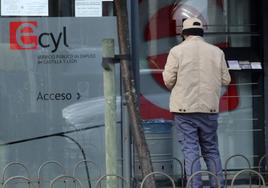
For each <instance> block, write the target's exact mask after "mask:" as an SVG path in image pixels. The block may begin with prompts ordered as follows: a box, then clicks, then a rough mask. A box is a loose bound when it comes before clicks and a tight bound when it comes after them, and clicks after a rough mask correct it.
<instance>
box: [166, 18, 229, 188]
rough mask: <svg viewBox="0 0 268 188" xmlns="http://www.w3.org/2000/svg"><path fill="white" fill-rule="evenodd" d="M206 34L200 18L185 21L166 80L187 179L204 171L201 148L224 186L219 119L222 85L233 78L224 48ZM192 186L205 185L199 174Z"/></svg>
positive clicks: (205, 158) (209, 168)
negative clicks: (211, 40)
mask: <svg viewBox="0 0 268 188" xmlns="http://www.w3.org/2000/svg"><path fill="white" fill-rule="evenodd" d="M203 33H204V31H203V24H202V22H201V20H199V19H198V18H188V19H186V20H185V21H184V22H183V28H182V37H183V38H184V39H185V40H184V41H183V42H182V43H181V44H179V45H176V46H175V47H173V48H172V49H171V50H170V52H169V55H168V58H167V62H166V65H165V69H164V72H163V79H164V82H165V85H166V87H167V88H168V89H170V90H171V96H170V104H169V107H170V111H171V112H172V113H174V118H175V126H176V130H177V135H178V141H179V142H180V143H181V145H182V152H183V154H184V158H185V171H186V175H187V178H189V176H190V175H191V174H193V173H194V172H197V171H200V170H201V165H200V162H199V160H198V161H195V160H196V159H197V158H199V156H200V148H201V155H202V156H203V158H204V161H205V163H206V165H207V168H208V170H209V171H211V172H212V173H214V174H216V175H217V176H218V178H219V180H220V182H221V186H222V187H223V185H224V180H223V174H222V165H221V159H220V154H219V150H218V137H217V127H218V122H217V118H218V112H219V100H220V96H221V87H222V85H228V84H229V83H230V81H231V78H230V74H229V71H228V68H227V65H226V61H225V56H224V53H223V51H222V50H220V49H219V48H218V47H216V46H213V45H211V44H209V43H207V42H205V41H204V39H203V37H202V36H203ZM194 161H195V162H194ZM193 162H194V163H193ZM192 185H193V187H194V188H201V187H202V180H201V176H200V175H199V176H196V177H195V178H194V179H193V184H192ZM210 186H211V187H216V186H215V178H211V179H210Z"/></svg>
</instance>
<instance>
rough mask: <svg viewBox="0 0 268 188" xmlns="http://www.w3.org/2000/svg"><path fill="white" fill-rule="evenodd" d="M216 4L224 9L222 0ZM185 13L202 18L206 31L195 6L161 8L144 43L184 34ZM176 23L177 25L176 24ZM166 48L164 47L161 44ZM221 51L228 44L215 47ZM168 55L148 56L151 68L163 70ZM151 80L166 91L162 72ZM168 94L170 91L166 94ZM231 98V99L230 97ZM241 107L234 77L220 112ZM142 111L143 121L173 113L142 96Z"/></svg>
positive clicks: (154, 74) (184, 5) (149, 25)
mask: <svg viewBox="0 0 268 188" xmlns="http://www.w3.org/2000/svg"><path fill="white" fill-rule="evenodd" d="M217 5H218V6H219V7H220V8H221V9H223V6H222V5H223V0H217ZM183 11H184V13H187V14H188V16H189V17H199V18H200V19H201V20H202V21H203V23H204V25H205V28H206V25H207V22H206V20H205V19H204V18H203V16H202V15H201V14H200V13H199V12H198V11H197V10H196V9H194V8H193V7H190V6H188V5H186V4H178V5H177V6H176V7H174V6H173V5H169V6H166V7H162V8H160V9H159V10H158V11H157V12H156V13H155V14H154V15H153V16H152V17H150V19H149V22H148V23H147V24H146V26H145V28H144V40H145V41H151V40H159V39H161V38H170V37H175V36H176V35H178V34H180V32H181V28H180V26H181V21H182V19H183V18H185V16H184V14H183ZM176 21H177V22H176ZM162 45H164V44H162ZM216 45H217V46H219V47H220V48H227V47H228V44H227V43H225V42H222V43H221V42H219V43H218V44H216ZM167 56H168V53H167V52H166V53H161V54H158V55H154V56H148V57H147V62H148V67H149V68H150V69H156V70H159V69H164V66H165V63H166V59H167ZM151 75H152V77H153V78H154V80H155V82H156V83H157V84H158V85H160V86H161V87H163V88H165V89H166V87H165V85H164V82H163V78H162V74H161V73H160V72H154V71H153V72H152V73H151ZM167 92H168V91H167ZM229 96H231V97H229ZM238 105H239V95H238V91H237V86H236V85H235V81H234V80H233V78H232V84H231V85H230V86H229V87H228V88H227V90H226V91H225V93H224V95H223V96H222V97H221V99H220V112H225V111H232V110H235V109H236V108H237V107H238ZM140 112H141V117H142V119H145V120H146V119H156V118H164V119H172V114H171V113H170V112H169V110H167V109H164V108H161V107H159V106H158V105H155V104H153V103H152V102H151V101H150V98H147V97H146V96H144V95H142V96H141V98H140Z"/></svg>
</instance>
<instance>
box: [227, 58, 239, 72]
mask: <svg viewBox="0 0 268 188" xmlns="http://www.w3.org/2000/svg"><path fill="white" fill-rule="evenodd" d="M227 62H228V65H229V69H230V70H241V67H240V65H239V63H238V61H237V60H228V61H227Z"/></svg>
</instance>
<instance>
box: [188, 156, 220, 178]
mask: <svg viewBox="0 0 268 188" xmlns="http://www.w3.org/2000/svg"><path fill="white" fill-rule="evenodd" d="M201 158H203V159H204V160H205V158H206V157H204V156H199V157H197V158H196V159H195V160H194V161H193V163H192V165H191V174H193V168H194V164H195V163H196V162H197V161H198V160H199V159H201ZM207 159H209V160H211V161H212V162H213V164H214V172H215V174H217V172H216V166H217V165H216V161H215V160H214V159H211V158H207Z"/></svg>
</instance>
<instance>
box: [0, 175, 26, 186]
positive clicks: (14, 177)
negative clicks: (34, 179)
mask: <svg viewBox="0 0 268 188" xmlns="http://www.w3.org/2000/svg"><path fill="white" fill-rule="evenodd" d="M15 179H21V180H25V181H26V182H27V183H28V185H29V188H30V186H31V180H30V178H26V177H25V176H13V177H10V178H8V179H7V180H6V181H5V183H4V184H3V187H2V188H5V187H6V185H7V184H8V183H9V182H11V181H12V180H15Z"/></svg>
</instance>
